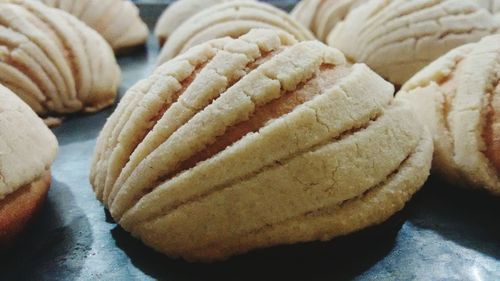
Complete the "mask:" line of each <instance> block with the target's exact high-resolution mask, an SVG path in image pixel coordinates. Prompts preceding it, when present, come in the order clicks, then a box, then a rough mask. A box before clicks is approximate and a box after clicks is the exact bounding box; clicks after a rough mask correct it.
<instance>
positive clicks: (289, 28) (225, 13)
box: [158, 1, 314, 64]
mask: <svg viewBox="0 0 500 281" xmlns="http://www.w3.org/2000/svg"><path fill="white" fill-rule="evenodd" d="M252 28H272V29H277V30H280V31H285V32H288V33H290V34H292V35H293V36H295V38H296V39H297V40H299V41H302V40H312V39H314V36H313V35H312V34H311V33H310V32H309V30H307V29H306V28H304V27H303V26H302V25H301V24H299V23H298V22H296V21H295V20H294V19H292V18H291V17H290V16H289V15H288V14H286V13H285V12H283V11H281V10H280V9H278V8H275V7H273V6H271V5H269V4H266V3H260V2H253V1H230V2H228V3H221V4H217V5H214V6H212V7H210V8H207V9H205V10H203V11H201V12H199V13H197V14H196V15H194V16H192V17H191V18H189V19H188V20H186V21H184V22H183V23H182V25H181V26H179V27H178V28H176V29H175V31H174V32H173V33H172V34H171V36H170V38H169V39H168V41H167V42H166V43H165V45H164V46H163V48H162V50H161V53H160V57H159V58H158V63H159V64H161V63H163V62H165V61H168V60H169V59H172V58H173V57H175V56H177V55H178V54H179V53H182V52H184V51H186V50H187V49H189V48H191V47H193V46H195V45H198V44H200V43H203V42H206V41H208V40H210V39H216V38H221V37H225V36H229V37H232V38H238V37H239V36H241V35H243V34H245V33H247V32H248V31H249V30H250V29H252Z"/></svg>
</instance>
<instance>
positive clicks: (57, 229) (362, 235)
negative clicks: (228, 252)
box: [0, 5, 500, 280]
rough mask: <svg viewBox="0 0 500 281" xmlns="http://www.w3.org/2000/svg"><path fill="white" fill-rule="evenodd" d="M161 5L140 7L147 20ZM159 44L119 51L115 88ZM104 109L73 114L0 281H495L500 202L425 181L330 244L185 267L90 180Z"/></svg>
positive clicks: (136, 72)
mask: <svg viewBox="0 0 500 281" xmlns="http://www.w3.org/2000/svg"><path fill="white" fill-rule="evenodd" d="M162 9H163V7H162V6H161V5H142V6H141V13H142V15H143V17H144V18H145V19H146V20H147V21H148V22H149V24H152V23H153V22H154V20H155V19H156V17H157V16H158V14H159V12H161V10H162ZM157 53H158V46H157V44H156V42H155V40H154V38H150V40H149V42H148V45H147V48H146V49H143V50H138V51H135V52H134V53H132V54H129V55H127V56H122V57H120V58H119V63H120V66H121V67H122V71H123V83H122V85H121V88H120V95H123V93H124V92H125V91H126V89H127V88H129V87H130V86H131V85H133V84H134V83H135V82H136V81H137V80H139V79H141V78H143V77H145V76H147V75H148V73H150V72H151V70H152V69H153V67H154V63H155V59H156V56H157ZM112 111H113V108H109V109H107V110H105V111H102V112H100V113H98V114H95V115H78V116H72V117H69V118H68V119H67V120H66V121H65V122H64V124H63V125H62V126H60V127H58V128H56V129H54V133H55V134H56V135H57V137H58V139H59V143H60V149H59V155H58V158H57V160H56V162H55V163H54V165H53V184H52V187H51V190H50V192H49V195H48V198H47V201H46V203H45V205H44V206H43V209H42V210H41V212H40V214H39V215H38V217H37V218H36V219H35V220H34V222H33V224H32V225H30V227H29V228H28V229H27V230H26V232H25V233H24V234H23V235H22V236H21V237H20V239H19V241H18V242H17V243H16V244H15V245H14V247H13V249H12V251H11V252H10V253H9V254H8V255H5V256H2V257H0V280H96V279H101V280H149V279H151V280H153V279H161V280H212V279H216V280H352V279H354V280H500V220H499V218H500V199H499V198H494V197H492V196H489V195H488V194H486V193H483V192H475V191H469V190H460V189H456V188H454V187H450V186H447V185H445V184H443V183H441V182H439V180H437V179H434V178H431V179H430V181H429V182H428V183H427V184H426V185H425V186H424V187H423V189H422V190H421V191H420V192H419V193H417V195H415V197H414V199H413V200H412V201H411V202H410V203H409V204H408V205H407V207H406V208H405V209H404V210H403V211H401V212H399V213H398V214H396V215H395V216H394V217H393V218H391V219H390V220H389V221H387V222H385V223H383V224H381V225H379V226H376V227H372V228H370V229H367V230H363V231H361V232H358V233H356V234H353V235H350V236H346V237H341V238H337V239H334V240H333V241H330V242H312V243H303V244H298V245H291V246H278V247H275V248H271V249H265V250H258V251H255V252H251V253H249V254H246V255H242V256H238V257H234V258H232V259H230V260H228V261H226V262H219V263H215V264H210V265H207V264H190V263H186V262H184V261H181V260H172V259H169V258H167V257H165V256H163V255H161V254H158V253H156V252H154V251H153V250H150V249H149V248H147V247H145V246H144V245H142V243H141V242H139V241H137V240H136V239H134V238H132V237H131V236H130V235H129V234H127V233H126V232H124V231H123V230H122V229H121V228H120V227H119V226H117V225H116V224H115V223H114V222H113V221H112V219H111V218H110V217H109V215H108V214H107V212H106V211H105V210H104V208H103V206H102V205H101V204H100V203H99V202H98V201H97V200H96V199H95V197H94V194H93V192H92V189H91V187H90V184H89V182H88V174H89V166H90V159H91V156H92V153H93V149H94V145H95V140H96V137H97V135H98V133H99V130H100V129H101V128H102V126H103V124H104V122H105V119H106V118H107V117H108V116H109V115H110V114H111V112H112Z"/></svg>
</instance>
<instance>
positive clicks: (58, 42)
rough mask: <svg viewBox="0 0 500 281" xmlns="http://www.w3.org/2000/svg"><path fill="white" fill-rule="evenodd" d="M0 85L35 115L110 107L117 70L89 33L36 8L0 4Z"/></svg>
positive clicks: (63, 16) (59, 14) (19, 2)
mask: <svg viewBox="0 0 500 281" xmlns="http://www.w3.org/2000/svg"><path fill="white" fill-rule="evenodd" d="M0 23H1V26H0V83H2V84H3V85H5V86H6V87H8V88H9V89H11V90H12V91H13V92H14V93H16V94H17V95H18V96H19V97H21V99H23V100H24V101H25V102H26V103H27V104H29V105H30V106H31V108H33V110H35V112H36V113H38V114H40V115H47V114H64V113H73V112H78V111H85V112H93V111H98V110H100V109H102V108H103V107H106V106H109V105H111V104H112V103H113V101H114V99H115V97H116V92H117V88H118V85H119V82H120V68H119V67H118V65H117V63H116V59H115V57H114V54H113V51H112V50H111V48H110V47H109V45H108V44H107V43H106V41H105V40H104V39H103V38H102V37H101V36H100V35H99V34H98V33H97V32H95V31H94V30H92V29H91V28H89V27H88V26H87V25H85V24H84V23H82V22H80V21H79V20H77V19H76V18H75V17H73V16H71V15H70V14H68V13H66V12H63V11H60V10H57V9H53V8H49V7H47V6H45V5H43V4H41V3H37V2H33V1H23V0H10V1H0Z"/></svg>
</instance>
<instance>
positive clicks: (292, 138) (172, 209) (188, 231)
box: [90, 29, 432, 261]
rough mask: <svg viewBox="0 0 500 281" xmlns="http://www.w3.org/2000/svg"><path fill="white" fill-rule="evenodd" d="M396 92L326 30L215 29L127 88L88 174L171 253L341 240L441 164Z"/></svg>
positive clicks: (99, 192)
mask: <svg viewBox="0 0 500 281" xmlns="http://www.w3.org/2000/svg"><path fill="white" fill-rule="evenodd" d="M393 93H394V87H393V86H392V85H391V84H390V83H388V82H386V81H385V80H383V79H382V78H381V77H380V76H378V75H377V74H376V73H374V72H373V71H371V70H370V69H369V68H368V67H367V66H366V65H364V64H354V65H351V64H349V63H348V62H346V60H345V58H344V55H343V54H342V53H341V52H340V51H338V50H336V49H333V48H331V47H328V46H326V45H324V44H322V43H320V42H319V41H305V42H300V43H297V41H296V40H295V39H294V38H293V36H291V35H289V34H287V33H284V32H280V31H277V30H267V29H253V30H251V31H250V32H249V33H247V34H245V35H243V36H241V37H239V38H237V39H232V38H228V37H225V38H222V39H217V40H213V41H209V42H207V43H204V44H201V45H198V46H196V47H194V48H191V49H189V50H188V51H186V52H185V53H183V54H181V55H179V56H177V57H176V58H174V59H172V60H170V61H169V62H167V63H165V64H163V65H161V66H160V67H158V68H157V69H156V71H155V72H154V73H153V74H152V75H151V76H150V77H148V78H146V79H144V80H142V81H140V82H139V83H137V84H136V85H135V86H134V87H132V88H131V89H130V90H129V91H128V92H127V93H126V95H125V96H124V98H123V99H122V101H121V102H120V104H119V105H118V107H117V109H116V111H115V112H114V113H113V115H112V116H111V117H110V118H109V119H108V121H107V123H106V125H105V126H104V129H103V130H102V132H101V134H100V136H99V138H98V141H97V146H96V151H95V155H94V160H93V164H92V171H91V179H90V180H91V183H92V186H93V188H94V191H95V193H96V196H97V198H98V199H99V200H101V201H102V202H103V203H104V204H105V205H106V206H107V207H108V208H109V210H110V212H111V214H112V216H113V218H114V219H115V220H116V221H117V222H118V223H119V224H120V225H122V227H124V228H125V229H126V230H127V231H129V232H131V233H132V234H133V235H134V236H136V237H139V238H140V239H141V240H142V241H143V242H144V243H146V244H147V245H149V246H151V247H153V248H155V249H157V250H158V251H161V252H163V253H166V254H168V255H170V256H181V257H183V258H186V259H189V260H205V261H212V260H217V259H223V258H227V257H228V256H231V255H234V254H239V253H244V252H246V251H249V250H252V249H256V248H262V247H269V246H273V245H277V244H288V243H295V242H300V241H311V240H319V239H321V240H325V239H330V238H332V237H335V236H338V235H343V234H347V233H350V232H353V231H356V230H359V229H361V228H364V227H367V226H369V225H373V224H377V223H380V222H382V221H384V220H385V219H387V218H388V217H389V216H391V215H392V214H394V213H395V212H396V211H398V210H400V209H401V208H402V207H403V206H404V203H405V202H406V201H407V200H409V199H410V197H411V196H412V194H413V193H415V192H416V191H417V190H418V189H419V188H420V186H421V185H422V184H423V183H424V181H425V180H426V178H427V176H428V174H429V169H430V163H431V155H432V139H431V137H430V134H429V133H428V132H427V131H426V130H424V129H423V127H422V126H421V125H420V123H418V122H416V117H415V116H414V114H413V111H412V110H411V106H410V105H409V104H407V103H406V102H404V101H399V100H394V98H393ZM375 163H377V164H375Z"/></svg>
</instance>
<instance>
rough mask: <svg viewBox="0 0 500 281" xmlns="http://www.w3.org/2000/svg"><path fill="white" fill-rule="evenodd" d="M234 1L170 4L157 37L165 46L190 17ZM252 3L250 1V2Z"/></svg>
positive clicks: (199, 0)
mask: <svg viewBox="0 0 500 281" xmlns="http://www.w3.org/2000/svg"><path fill="white" fill-rule="evenodd" d="M229 1H233V0H180V1H175V2H173V3H172V4H170V5H169V6H168V7H167V8H166V9H165V11H163V13H162V14H161V16H160V18H159V19H158V21H157V22H156V26H155V31H154V33H155V35H156V37H157V38H158V41H160V45H163V44H164V43H165V42H166V41H167V40H168V38H169V37H170V35H172V33H173V32H174V30H175V29H176V28H177V27H179V26H180V25H181V24H182V23H183V22H185V21H186V20H187V19H189V18H190V17H192V16H194V15H195V14H196V13H199V12H201V11H203V10H205V9H207V8H210V7H212V6H214V5H216V4H220V3H224V2H229ZM248 1H250V0H248Z"/></svg>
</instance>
